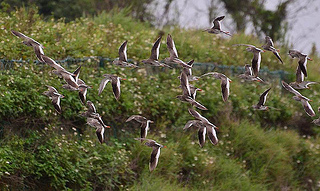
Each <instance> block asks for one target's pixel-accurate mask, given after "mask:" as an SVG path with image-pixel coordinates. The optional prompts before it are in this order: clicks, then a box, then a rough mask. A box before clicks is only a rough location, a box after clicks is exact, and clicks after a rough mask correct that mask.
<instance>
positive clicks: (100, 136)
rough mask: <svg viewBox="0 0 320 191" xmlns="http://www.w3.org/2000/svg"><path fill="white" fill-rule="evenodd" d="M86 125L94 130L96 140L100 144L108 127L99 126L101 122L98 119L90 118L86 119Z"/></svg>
mask: <svg viewBox="0 0 320 191" xmlns="http://www.w3.org/2000/svg"><path fill="white" fill-rule="evenodd" d="M87 124H88V125H90V126H91V127H94V128H96V134H97V137H98V140H99V142H100V144H102V143H103V142H104V131H105V128H110V126H106V125H104V124H101V122H100V121H99V120H98V119H95V118H91V117H88V118H87Z"/></svg>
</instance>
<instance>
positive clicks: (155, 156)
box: [134, 138, 166, 172]
mask: <svg viewBox="0 0 320 191" xmlns="http://www.w3.org/2000/svg"><path fill="white" fill-rule="evenodd" d="M134 139H135V140H138V141H146V142H145V143H144V144H145V145H146V146H148V147H151V148H152V152H151V157H150V162H149V170H150V172H151V171H153V170H154V169H155V168H156V167H157V165H158V161H159V156H160V149H161V148H166V146H163V145H161V144H159V143H157V142H156V141H154V140H152V139H144V138H134Z"/></svg>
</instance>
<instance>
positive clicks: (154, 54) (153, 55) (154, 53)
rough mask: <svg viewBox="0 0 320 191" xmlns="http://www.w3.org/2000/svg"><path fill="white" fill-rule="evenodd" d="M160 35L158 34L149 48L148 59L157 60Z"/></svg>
mask: <svg viewBox="0 0 320 191" xmlns="http://www.w3.org/2000/svg"><path fill="white" fill-rule="evenodd" d="M161 38H162V36H160V37H159V38H158V39H157V40H156V42H155V43H154V45H153V47H152V49H151V56H150V59H153V60H158V59H159V49H160V42H161Z"/></svg>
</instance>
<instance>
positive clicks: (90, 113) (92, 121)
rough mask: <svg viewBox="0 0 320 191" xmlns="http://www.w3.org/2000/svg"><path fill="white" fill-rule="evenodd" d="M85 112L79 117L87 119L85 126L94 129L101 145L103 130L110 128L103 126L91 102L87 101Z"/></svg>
mask: <svg viewBox="0 0 320 191" xmlns="http://www.w3.org/2000/svg"><path fill="white" fill-rule="evenodd" d="M87 109H88V110H87V111H86V112H84V113H81V114H80V115H81V116H82V117H86V118H87V124H88V125H90V126H91V127H94V128H96V134H97V137H98V139H99V142H100V143H101V144H102V143H103V142H104V131H105V128H110V126H107V125H105V124H104V122H103V121H102V119H101V116H100V114H99V113H97V110H96V107H95V106H94V104H93V103H92V102H91V101H87Z"/></svg>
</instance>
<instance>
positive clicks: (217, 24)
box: [203, 16, 231, 36]
mask: <svg viewBox="0 0 320 191" xmlns="http://www.w3.org/2000/svg"><path fill="white" fill-rule="evenodd" d="M224 17H225V16H220V17H217V18H215V19H214V20H213V21H212V23H213V26H212V27H211V28H209V29H205V30H204V31H203V32H205V31H207V32H208V33H212V34H220V33H223V34H226V35H229V36H231V34H230V32H227V31H223V30H221V28H220V22H221V21H222V19H224Z"/></svg>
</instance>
